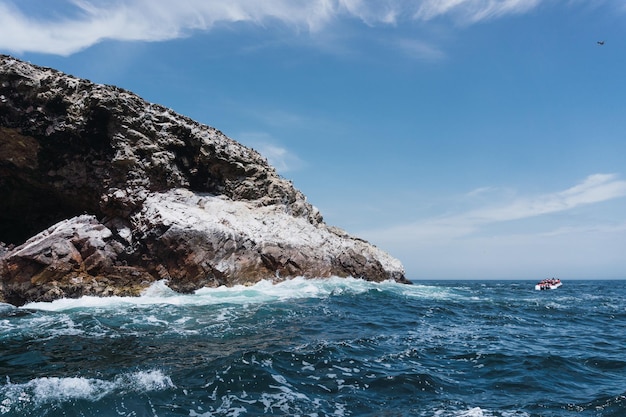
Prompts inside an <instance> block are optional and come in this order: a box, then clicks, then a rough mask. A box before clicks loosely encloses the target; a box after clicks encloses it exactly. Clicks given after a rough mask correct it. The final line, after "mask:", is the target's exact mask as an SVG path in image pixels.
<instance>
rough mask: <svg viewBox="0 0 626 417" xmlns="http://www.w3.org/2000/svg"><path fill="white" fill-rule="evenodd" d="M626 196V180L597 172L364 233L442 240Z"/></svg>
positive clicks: (374, 237) (399, 238)
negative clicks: (556, 187)
mask: <svg viewBox="0 0 626 417" xmlns="http://www.w3.org/2000/svg"><path fill="white" fill-rule="evenodd" d="M489 190H492V189H490V188H488V187H483V188H479V189H476V190H474V191H472V192H470V193H469V194H466V195H467V196H468V198H473V197H475V196H476V195H479V194H481V193H484V192H486V191H489ZM624 196H626V181H624V180H620V179H618V177H617V175H616V174H594V175H590V176H588V177H587V178H586V179H585V180H583V181H582V182H581V183H579V184H576V185H574V186H573V187H570V188H568V189H566V190H563V191H557V192H553V193H549V194H543V195H539V196H530V197H524V198H515V199H513V200H512V201H509V202H505V203H497V202H493V203H491V204H490V205H487V206H484V207H482V208H479V209H475V210H469V211H467V212H465V213H461V214H454V215H445V216H441V217H436V218H430V219H425V220H420V221H417V222H411V223H408V224H402V225H397V226H394V227H391V228H387V229H383V230H373V231H365V232H362V233H361V234H362V235H364V236H368V237H369V238H370V239H372V240H374V241H386V242H393V241H402V242H405V243H409V242H419V241H430V242H435V241H437V242H441V243H443V242H449V241H450V240H453V239H458V238H461V237H465V236H468V235H471V234H473V233H476V232H478V231H480V230H481V228H483V227H485V226H488V225H492V224H496V223H503V222H509V221H515V220H522V219H527V218H532V217H537V216H542V215H546V214H551V213H558V212H563V211H567V210H571V209H574V208H576V207H579V206H583V205H589V204H594V203H599V202H603V201H608V200H612V199H616V198H620V197H624Z"/></svg>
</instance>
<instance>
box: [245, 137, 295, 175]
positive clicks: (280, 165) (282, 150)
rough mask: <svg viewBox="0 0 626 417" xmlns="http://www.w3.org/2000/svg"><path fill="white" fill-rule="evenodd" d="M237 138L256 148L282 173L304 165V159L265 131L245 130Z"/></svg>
mask: <svg viewBox="0 0 626 417" xmlns="http://www.w3.org/2000/svg"><path fill="white" fill-rule="evenodd" d="M237 140H238V141H240V142H241V143H244V144H245V145H247V146H249V147H251V148H253V149H255V150H256V151H257V152H259V153H260V154H261V155H263V156H264V157H265V158H266V159H267V161H268V162H269V163H270V165H272V166H273V167H274V168H276V171H278V172H279V173H281V174H284V173H286V172H289V171H295V170H298V169H299V168H301V167H302V166H303V165H304V161H302V159H300V157H298V155H296V154H295V153H293V152H291V151H290V150H289V149H287V148H286V147H284V146H281V145H278V144H277V141H276V140H275V139H274V138H272V137H271V135H269V134H267V133H263V132H244V133H240V134H238V135H237Z"/></svg>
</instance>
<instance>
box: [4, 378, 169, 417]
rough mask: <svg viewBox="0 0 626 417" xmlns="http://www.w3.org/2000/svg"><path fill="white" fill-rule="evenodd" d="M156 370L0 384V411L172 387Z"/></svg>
mask: <svg viewBox="0 0 626 417" xmlns="http://www.w3.org/2000/svg"><path fill="white" fill-rule="evenodd" d="M174 387H175V386H174V384H173V383H172V380H171V379H170V377H169V376H167V375H165V374H163V372H161V371H160V370H150V371H140V372H133V373H127V374H121V375H118V376H117V377H115V378H114V379H113V380H112V381H107V380H102V379H96V378H83V377H65V378H59V377H41V378H36V379H33V380H31V381H28V382H26V383H23V384H13V383H11V382H10V381H9V380H7V383H6V384H5V385H0V397H2V398H3V400H2V401H1V402H0V414H6V413H9V412H12V411H19V410H21V409H24V408H28V409H32V408H38V407H42V406H45V405H48V404H59V403H64V402H67V401H73V400H87V401H98V400H100V399H102V398H104V397H106V396H107V395H110V394H112V393H114V392H140V393H142V392H151V391H161V390H165V389H168V388H174Z"/></svg>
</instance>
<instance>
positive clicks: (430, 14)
mask: <svg viewBox="0 0 626 417" xmlns="http://www.w3.org/2000/svg"><path fill="white" fill-rule="evenodd" d="M541 2H542V0H431V1H425V2H422V3H421V5H420V7H419V9H418V10H417V12H416V14H415V18H416V19H423V20H430V19H434V18H436V17H440V16H444V15H453V16H455V17H457V18H459V19H461V21H463V22H466V23H475V22H478V21H481V20H486V19H493V18H497V17H500V16H504V15H509V14H520V13H526V12H528V11H529V10H531V9H534V8H535V7H537V5H538V4H539V3H541Z"/></svg>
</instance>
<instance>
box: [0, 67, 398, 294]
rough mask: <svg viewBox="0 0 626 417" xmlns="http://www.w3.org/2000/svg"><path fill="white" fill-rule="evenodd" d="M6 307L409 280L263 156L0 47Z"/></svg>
mask: <svg viewBox="0 0 626 417" xmlns="http://www.w3.org/2000/svg"><path fill="white" fill-rule="evenodd" d="M0 196H1V198H0V242H4V243H1V244H0V302H8V303H11V304H14V305H22V304H24V303H26V302H30V301H50V300H54V299H57V298H63V297H79V296H82V295H99V296H110V295H138V294H139V293H140V292H141V291H142V290H143V289H145V288H146V287H147V286H149V285H150V284H151V283H152V282H154V281H156V280H161V279H164V280H166V281H167V283H168V286H170V287H171V288H172V289H174V290H176V291H180V292H191V291H194V290H196V289H198V288H201V287H204V286H220V285H227V286H229V285H235V284H251V283H255V282H258V281H259V280H262V279H275V280H281V279H287V278H291V277H296V276H304V277H329V276H341V277H347V276H352V277H357V278H363V279H366V280H372V281H382V280H388V279H392V280H396V281H398V282H404V283H408V282H409V281H407V280H406V278H405V276H404V269H403V267H402V265H401V263H400V262H399V261H398V260H397V259H395V258H393V257H391V256H390V255H388V254H387V253H385V252H383V251H382V250H380V249H378V248H376V247H375V246H373V245H371V244H369V243H367V242H365V241H363V240H362V239H359V238H355V237H352V236H349V235H348V234H347V233H345V232H343V231H341V230H340V229H337V228H334V227H331V226H328V225H326V224H325V223H324V221H323V219H322V216H321V214H320V213H319V212H318V210H317V209H316V208H315V207H313V206H312V205H311V204H309V203H308V202H307V201H306V197H305V196H304V195H303V194H302V193H301V192H300V191H298V190H296V189H295V188H294V187H293V185H292V184H291V182H289V181H288V180H286V179H284V178H282V177H280V176H279V175H278V174H277V173H276V171H275V170H274V168H272V167H271V166H270V165H269V164H268V163H267V161H266V160H265V158H263V157H262V156H261V155H260V154H258V153H257V152H255V151H254V150H252V149H250V148H247V147H245V146H243V145H241V144H239V143H237V142H235V141H234V140H232V139H230V138H228V137H226V136H225V135H224V134H223V133H221V132H220V131H218V130H216V129H214V128H211V127H209V126H205V125H202V124H199V123H197V122H195V121H193V120H191V119H189V118H186V117H184V116H181V115H178V114H176V113H175V112H173V111H171V110H169V109H167V108H165V107H162V106H159V105H155V104H152V103H148V102H146V101H144V100H142V99H141V98H139V97H138V96H136V95H134V94H132V93H130V92H128V91H126V90H122V89H119V88H116V87H111V86H105V85H99V84H94V83H91V82H89V81H87V80H82V79H79V78H75V77H72V76H69V75H66V74H63V73H61V72H58V71H56V70H53V69H49V68H42V67H38V66H34V65H31V64H29V63H26V62H23V61H20V60H17V59H15V58H12V57H10V56H6V55H0Z"/></svg>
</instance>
